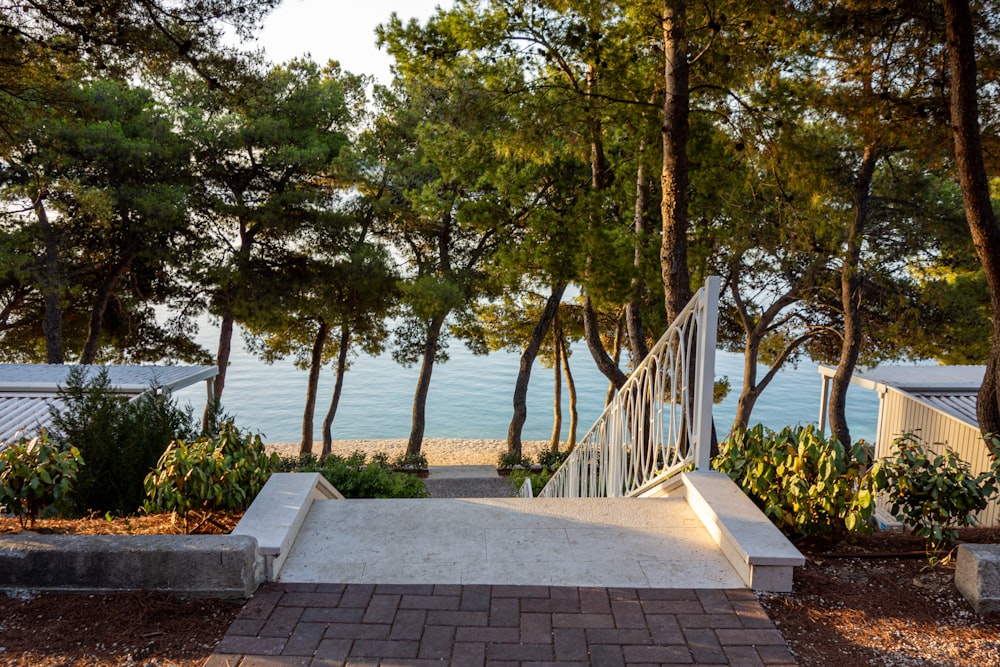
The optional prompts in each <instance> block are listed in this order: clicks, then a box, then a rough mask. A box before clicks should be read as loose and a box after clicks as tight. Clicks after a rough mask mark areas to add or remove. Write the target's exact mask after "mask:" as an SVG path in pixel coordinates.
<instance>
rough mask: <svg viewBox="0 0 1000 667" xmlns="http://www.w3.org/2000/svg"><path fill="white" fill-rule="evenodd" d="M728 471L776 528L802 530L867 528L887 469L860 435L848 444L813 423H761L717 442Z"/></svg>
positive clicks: (720, 464)
mask: <svg viewBox="0 0 1000 667" xmlns="http://www.w3.org/2000/svg"><path fill="white" fill-rule="evenodd" d="M712 464H713V467H714V468H715V469H716V470H718V471H720V472H723V473H725V474H727V475H729V476H730V477H731V478H732V479H733V480H734V481H735V482H736V483H737V484H739V485H740V487H741V488H742V489H743V491H744V492H745V493H746V494H747V495H748V496H750V498H751V499H753V501H754V502H755V503H756V504H757V505H758V506H759V507H760V508H761V509H762V510H763V511H764V513H765V514H766V515H767V516H768V517H770V518H771V520H772V521H773V522H774V524H775V525H776V526H778V528H780V529H782V530H784V531H786V532H788V533H792V534H794V535H798V536H807V535H808V536H836V535H838V534H840V533H843V532H845V531H846V532H856V533H868V532H870V531H871V525H870V524H869V519H870V518H871V517H872V515H873V514H874V513H875V494H876V492H877V491H878V490H879V489H880V488H882V487H883V486H884V485H885V474H884V472H883V471H882V469H881V467H880V466H879V465H878V464H877V463H876V464H872V462H871V454H870V450H869V448H868V446H867V444H866V443H864V442H863V441H859V442H858V443H856V444H855V445H854V447H852V448H851V449H850V450H848V449H846V448H845V447H844V446H843V445H841V444H840V443H839V442H838V441H837V439H836V438H829V439H827V438H824V437H822V436H821V435H820V434H819V433H817V432H816V431H815V430H814V429H813V427H812V426H806V427H804V428H803V427H798V428H785V429H784V430H782V431H781V432H780V433H775V432H773V431H771V430H769V429H765V428H764V427H763V426H762V425H759V424H758V425H757V426H755V427H754V428H752V429H750V430H747V431H740V432H737V433H735V434H733V435H732V436H731V437H730V438H729V439H728V440H727V441H726V442H724V443H721V444H720V446H719V455H718V456H717V457H716V458H715V459H714V460H713V461H712Z"/></svg>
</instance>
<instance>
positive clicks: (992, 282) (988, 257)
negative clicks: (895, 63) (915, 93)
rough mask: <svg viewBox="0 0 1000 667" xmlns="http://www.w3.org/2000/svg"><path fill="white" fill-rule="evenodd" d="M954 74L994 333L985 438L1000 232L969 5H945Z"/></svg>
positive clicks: (998, 317)
mask: <svg viewBox="0 0 1000 667" xmlns="http://www.w3.org/2000/svg"><path fill="white" fill-rule="evenodd" d="M943 4H944V17H945V28H946V30H947V36H948V66H949V69H950V72H951V127H952V133H953V135H954V139H955V165H956V167H957V169H958V181H959V184H960V185H961V187H962V198H963V200H964V201H965V216H966V219H967V220H968V222H969V231H970V232H971V233H972V240H973V242H974V243H975V245H976V254H977V255H978V256H979V261H980V263H982V265H983V272H984V273H985V274H986V283H987V285H989V290H990V307H991V309H992V311H993V332H992V338H991V341H990V342H991V345H990V356H989V360H988V362H987V364H986V375H985V377H983V385H982V387H981V388H980V389H979V400H978V402H977V404H976V414H977V417H978V419H979V429H980V430H981V431H982V433H983V435H984V436H986V435H992V434H997V433H1000V229H997V220H996V215H995V213H994V212H993V207H992V205H991V202H990V187H989V179H988V178H987V175H986V165H985V163H984V160H983V145H982V138H981V136H980V130H979V110H978V94H977V92H976V84H977V81H976V46H975V28H974V26H973V23H972V14H971V11H970V9H969V1H968V0H944V3H943Z"/></svg>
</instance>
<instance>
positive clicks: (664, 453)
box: [539, 276, 720, 498]
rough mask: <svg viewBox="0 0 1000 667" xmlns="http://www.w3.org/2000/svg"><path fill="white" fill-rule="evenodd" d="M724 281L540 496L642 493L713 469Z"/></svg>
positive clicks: (683, 317) (665, 340)
mask: <svg viewBox="0 0 1000 667" xmlns="http://www.w3.org/2000/svg"><path fill="white" fill-rule="evenodd" d="M719 283H720V281H719V278H718V277H717V276H712V277H710V278H708V280H706V281H705V285H704V286H703V287H702V288H701V289H699V290H698V292H697V293H696V294H695V295H694V297H692V299H691V301H689V302H688V304H687V306H685V307H684V310H682V311H681V313H680V314H679V315H678V316H677V319H676V320H675V321H674V322H673V324H671V325H670V328H668V329H667V331H666V333H664V334H663V337H662V338H660V340H659V341H658V342H657V343H656V345H655V346H653V349H652V350H650V352H649V355H648V356H647V357H646V359H645V360H644V361H643V362H642V364H640V365H639V367H638V368H636V369H635V370H634V371H633V372H632V375H630V376H629V378H628V381H627V382H626V383H625V384H624V385H623V386H622V388H621V389H620V390H619V391H618V393H617V394H616V395H615V398H614V400H613V401H612V402H611V403H610V404H609V405H608V407H607V408H605V410H604V413H603V414H602V415H601V416H600V417H599V418H598V420H597V422H596V423H595V424H594V425H593V426H592V427H591V429H590V430H589V431H588V432H587V434H586V435H585V436H583V438H582V439H581V440H580V442H579V443H577V445H576V448H575V449H574V450H573V452H572V453H571V454H570V456H569V457H568V458H567V459H566V461H565V462H563V464H562V465H561V466H560V467H559V470H557V471H556V472H555V474H553V475H552V479H550V480H549V483H548V484H546V485H545V488H544V489H542V491H541V493H540V494H539V496H540V497H542V496H544V497H563V498H580V497H604V496H608V497H621V496H637V495H641V494H642V493H643V492H645V491H646V490H648V489H649V488H650V487H652V486H655V485H656V484H658V483H660V482H662V481H663V480H664V479H667V478H668V477H670V476H672V475H674V474H676V473H677V472H680V471H681V470H683V469H685V468H687V467H688V466H692V465H693V466H694V467H695V468H698V469H708V467H709V441H710V438H711V434H712V392H713V384H714V381H715V345H716V334H717V331H718V306H719Z"/></svg>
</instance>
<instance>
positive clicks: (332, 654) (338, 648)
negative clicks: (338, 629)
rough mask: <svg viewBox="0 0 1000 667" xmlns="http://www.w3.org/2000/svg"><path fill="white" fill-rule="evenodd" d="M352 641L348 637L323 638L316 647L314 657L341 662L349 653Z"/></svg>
mask: <svg viewBox="0 0 1000 667" xmlns="http://www.w3.org/2000/svg"><path fill="white" fill-rule="evenodd" d="M353 643H354V642H353V641H352V640H350V639H324V640H323V641H321V642H320V643H319V646H317V647H316V655H315V659H316V660H329V661H331V662H338V663H343V662H344V660H347V656H349V655H350V654H351V645H352V644H353Z"/></svg>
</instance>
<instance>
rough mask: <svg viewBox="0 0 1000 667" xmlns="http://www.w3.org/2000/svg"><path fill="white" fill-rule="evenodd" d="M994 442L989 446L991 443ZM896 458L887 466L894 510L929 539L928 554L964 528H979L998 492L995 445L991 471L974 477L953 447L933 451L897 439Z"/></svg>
mask: <svg viewBox="0 0 1000 667" xmlns="http://www.w3.org/2000/svg"><path fill="white" fill-rule="evenodd" d="M988 444H989V443H988ZM894 446H895V448H896V450H897V451H896V455H895V457H894V458H889V459H887V460H886V462H885V473H886V478H887V481H888V492H887V496H888V499H889V502H890V503H891V505H890V512H891V513H892V515H893V516H894V517H896V519H898V520H899V521H902V522H903V523H905V524H906V525H908V526H910V527H912V529H913V534H914V535H919V536H920V537H923V538H924V541H925V542H926V544H927V548H928V550H932V551H933V550H937V549H940V548H942V547H943V546H944V545H945V544H946V543H951V542H954V541H955V540H957V539H958V527H959V526H974V525H975V524H976V518H975V516H974V515H975V513H976V512H979V511H981V510H984V509H986V506H987V504H989V501H990V498H991V497H992V496H993V495H994V494H996V492H997V467H998V464H997V462H996V446H995V444H994V445H992V449H993V452H994V463H993V466H992V469H991V470H989V471H987V472H983V473H980V474H978V475H974V474H973V473H972V470H971V468H970V467H969V464H968V463H966V462H965V461H963V460H962V459H960V458H959V456H958V455H957V454H956V453H955V452H954V451H952V450H951V449H948V448H946V449H945V451H944V453H943V454H939V453H936V452H934V451H933V450H931V451H928V450H927V449H926V448H925V447H924V445H923V443H922V441H921V440H920V438H918V437H917V436H915V435H913V434H906V435H903V436H901V437H899V438H897V439H896V441H895V443H894Z"/></svg>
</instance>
